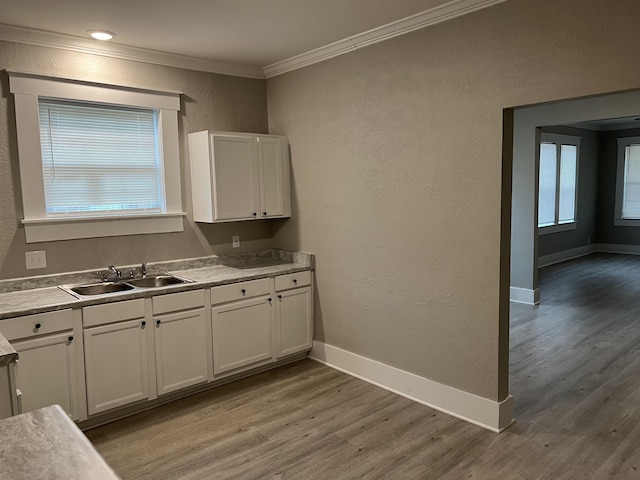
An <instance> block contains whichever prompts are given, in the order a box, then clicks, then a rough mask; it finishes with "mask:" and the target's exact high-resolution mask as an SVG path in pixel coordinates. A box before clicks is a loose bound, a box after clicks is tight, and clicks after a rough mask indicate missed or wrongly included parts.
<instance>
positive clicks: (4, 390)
mask: <svg viewBox="0 0 640 480" xmlns="http://www.w3.org/2000/svg"><path fill="white" fill-rule="evenodd" d="M15 366H16V364H15V362H11V363H9V364H8V365H3V366H0V419H2V418H7V417H11V416H12V415H18V414H19V413H22V412H21V411H20V408H19V406H18V399H17V396H16V393H17V387H16V385H15Z"/></svg>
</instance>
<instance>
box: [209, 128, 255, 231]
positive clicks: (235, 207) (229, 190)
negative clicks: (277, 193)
mask: <svg viewBox="0 0 640 480" xmlns="http://www.w3.org/2000/svg"><path fill="white" fill-rule="evenodd" d="M211 149H212V158H211V161H212V164H213V168H212V175H213V208H214V221H229V220H246V219H250V218H256V216H257V211H258V209H257V205H258V197H257V195H258V184H257V182H258V161H257V154H256V142H255V140H254V137H253V136H231V135H229V136H226V135H212V136H211Z"/></svg>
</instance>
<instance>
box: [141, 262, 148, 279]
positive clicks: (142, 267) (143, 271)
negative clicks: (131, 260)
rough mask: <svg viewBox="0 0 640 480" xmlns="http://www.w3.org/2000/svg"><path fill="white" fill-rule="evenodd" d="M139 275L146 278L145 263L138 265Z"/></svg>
mask: <svg viewBox="0 0 640 480" xmlns="http://www.w3.org/2000/svg"><path fill="white" fill-rule="evenodd" d="M140 275H142V278H145V277H146V276H147V262H142V265H140Z"/></svg>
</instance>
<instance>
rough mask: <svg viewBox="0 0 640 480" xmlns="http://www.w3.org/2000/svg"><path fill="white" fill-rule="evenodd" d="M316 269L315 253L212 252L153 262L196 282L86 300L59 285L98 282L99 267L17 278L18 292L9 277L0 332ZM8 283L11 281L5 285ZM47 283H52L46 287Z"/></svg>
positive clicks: (0, 307) (153, 268)
mask: <svg viewBox="0 0 640 480" xmlns="http://www.w3.org/2000/svg"><path fill="white" fill-rule="evenodd" d="M313 268H314V256H313V254H307V253H300V252H287V251H283V250H268V251H263V252H257V253H251V254H241V255H229V256H226V257H218V256H215V255H212V256H210V257H202V258H198V259H189V260H184V261H174V262H164V263H156V264H150V265H149V266H148V271H149V274H154V273H164V272H168V273H171V274H174V275H178V276H180V277H184V278H186V279H189V280H192V282H191V283H182V284H177V285H170V286H166V287H159V288H144V289H143V288H139V289H134V290H128V291H125V292H117V293H109V294H104V295H92V296H86V297H83V298H76V297H74V296H73V295H71V294H70V293H67V292H65V291H64V290H62V289H60V288H58V286H57V285H63V284H71V283H96V278H95V274H93V271H91V272H88V273H87V272H78V273H71V274H65V275H51V276H45V277H40V278H38V277H33V278H30V279H19V280H15V282H22V285H23V286H24V285H27V286H28V287H30V288H25V289H21V290H17V291H6V290H7V285H9V284H10V282H11V281H3V282H0V331H2V322H1V321H2V320H3V319H6V318H11V317H17V316H22V315H29V314H34V313H41V312H47V311H52V310H62V309H65V308H81V307H84V306H87V305H96V304H100V303H110V302H117V301H121V300H129V299H133V298H141V297H148V296H151V295H161V294H164V293H173V292H181V291H187V290H196V289H199V288H209V287H213V286H216V285H224V284H228V283H235V282H241V281H245V280H253V279H257V278H265V277H273V276H275V275H283V274H287V273H295V272H301V271H304V270H310V269H313ZM2 284H5V285H4V288H3V285H2ZM43 284H44V285H46V286H43ZM51 284H53V285H51ZM54 285H55V286H54ZM2 292H3V293H2Z"/></svg>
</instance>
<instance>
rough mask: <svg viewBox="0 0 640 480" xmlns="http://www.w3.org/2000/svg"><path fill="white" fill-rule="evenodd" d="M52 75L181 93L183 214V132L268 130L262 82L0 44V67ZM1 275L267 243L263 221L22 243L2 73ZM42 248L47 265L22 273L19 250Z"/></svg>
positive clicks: (186, 183)
mask: <svg viewBox="0 0 640 480" xmlns="http://www.w3.org/2000/svg"><path fill="white" fill-rule="evenodd" d="M1 69H8V70H15V71H23V72H33V73H40V74H45V75H57V76H61V77H68V78H74V79H81V80H89V81H96V82H105V83H113V84H117V85H128V86H133V87H141V88H150V89H158V90H170V91H181V92H183V93H184V94H183V96H182V111H181V112H180V116H179V129H180V132H179V133H180V155H181V163H182V167H181V175H182V186H183V199H182V201H183V209H184V210H185V211H186V212H188V213H189V214H191V212H192V208H191V193H190V192H191V190H190V178H189V176H190V171H189V160H188V151H187V148H188V144H187V137H186V135H187V133H189V132H194V131H198V130H205V129H219V130H240V131H250V132H258V133H263V132H266V131H267V130H268V124H267V109H266V82H265V81H264V80H250V79H244V78H237V77H231V76H224V75H213V74H207V73H199V72H193V71H188V70H181V69H177V68H170V67H162V66H157V65H149V64H144V63H138V62H132V61H127V60H118V59H113V58H106V57H102V56H95V55H88V54H83V53H74V52H69V51H64V50H56V49H52V48H43V47H36V46H28V45H22V44H15V43H10V42H0V70H1ZM0 88H1V89H2V97H1V98H0V207H1V208H0V278H15V277H23V276H31V275H41V274H47V273H55V272H62V271H69V270H84V269H93V268H96V269H98V268H104V267H105V266H106V265H109V264H116V265H122V264H133V263H137V262H140V261H142V260H147V261H149V262H152V261H158V260H167V259H176V258H188V257H195V256H200V255H206V254H210V253H225V252H227V251H230V250H231V236H232V235H240V244H241V248H240V249H235V250H234V251H244V250H256V249H261V248H268V247H271V245H272V232H271V230H272V225H271V222H270V221H261V222H249V223H246V222H245V223H239V222H236V223H233V224H218V225H207V224H195V223H194V222H193V221H192V216H191V215H189V217H188V218H187V219H186V220H185V221H184V226H185V231H184V232H183V233H171V234H162V235H153V236H150V235H134V236H127V237H109V238H99V239H86V240H70V241H62V242H47V243H38V244H29V245H27V244H26V243H25V237H24V229H23V228H22V227H21V225H20V223H19V222H20V220H21V218H22V211H21V209H22V207H21V205H22V200H21V193H20V181H19V178H20V177H19V171H18V157H17V147H16V130H15V115H14V107H13V96H12V95H11V94H10V93H9V82H8V79H7V75H6V74H0ZM31 250H45V252H46V255H47V268H46V269H38V270H26V269H25V255H24V253H25V251H31Z"/></svg>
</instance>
